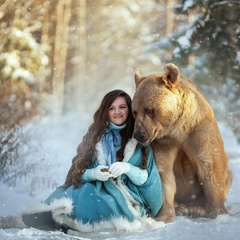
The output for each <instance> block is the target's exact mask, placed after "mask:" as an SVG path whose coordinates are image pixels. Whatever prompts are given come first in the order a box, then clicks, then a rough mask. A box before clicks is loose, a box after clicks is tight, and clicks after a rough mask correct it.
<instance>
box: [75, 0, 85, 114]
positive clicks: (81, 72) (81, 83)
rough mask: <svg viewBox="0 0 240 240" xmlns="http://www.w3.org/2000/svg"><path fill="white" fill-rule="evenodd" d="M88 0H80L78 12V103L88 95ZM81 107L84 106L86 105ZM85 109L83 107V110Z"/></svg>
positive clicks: (76, 93)
mask: <svg viewBox="0 0 240 240" xmlns="http://www.w3.org/2000/svg"><path fill="white" fill-rule="evenodd" d="M86 17H87V13H86V0H79V14H78V21H79V22H78V23H79V27H78V28H77V29H78V36H79V60H80V61H79V62H80V63H79V69H78V75H76V76H75V79H76V82H75V84H76V85H75V86H76V91H75V99H76V101H77V102H78V103H81V102H82V101H81V99H85V97H86V91H87V89H86V88H87V87H86V59H87V41H86V38H87V33H86ZM78 106H79V107H80V108H84V105H83V106H81V105H80V104H78ZM82 110H83V109H81V111H82Z"/></svg>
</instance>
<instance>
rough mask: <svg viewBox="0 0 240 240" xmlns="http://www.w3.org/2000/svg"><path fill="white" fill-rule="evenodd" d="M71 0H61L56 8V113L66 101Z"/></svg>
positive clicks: (54, 81) (54, 80) (54, 89)
mask: <svg viewBox="0 0 240 240" xmlns="http://www.w3.org/2000/svg"><path fill="white" fill-rule="evenodd" d="M71 2H72V1H71V0H68V1H65V0H59V1H58V4H57V8H56V11H57V12H56V16H57V21H56V35H55V44H54V46H55V49H54V56H53V59H54V60H53V61H54V73H53V80H52V91H53V96H54V97H55V101H54V106H53V107H54V110H55V113H61V112H62V108H63V101H64V78H65V68H66V58H67V49H68V27H69V21H70V13H71Z"/></svg>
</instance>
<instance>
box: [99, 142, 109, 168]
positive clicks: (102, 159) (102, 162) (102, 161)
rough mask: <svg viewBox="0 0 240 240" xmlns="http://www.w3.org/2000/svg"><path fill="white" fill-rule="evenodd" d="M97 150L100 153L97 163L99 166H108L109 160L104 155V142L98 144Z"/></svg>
mask: <svg viewBox="0 0 240 240" xmlns="http://www.w3.org/2000/svg"><path fill="white" fill-rule="evenodd" d="M96 150H97V151H98V157H97V161H98V163H99V165H104V166H107V165H108V164H107V159H106V156H105V154H104V150H103V144H102V140H101V141H100V142H98V143H97V144H96Z"/></svg>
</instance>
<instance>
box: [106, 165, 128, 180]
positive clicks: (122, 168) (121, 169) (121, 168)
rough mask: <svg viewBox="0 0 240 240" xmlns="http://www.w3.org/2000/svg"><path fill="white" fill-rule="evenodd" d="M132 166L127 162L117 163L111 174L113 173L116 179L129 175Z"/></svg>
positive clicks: (111, 167)
mask: <svg viewBox="0 0 240 240" xmlns="http://www.w3.org/2000/svg"><path fill="white" fill-rule="evenodd" d="M130 167H131V165H130V164H129V163H126V162H115V163H113V164H112V165H111V166H110V168H109V170H108V171H109V172H111V174H112V176H113V177H114V178H116V177H118V176H120V175H122V174H125V173H127V172H128V171H129V170H130Z"/></svg>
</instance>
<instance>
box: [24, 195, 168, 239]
mask: <svg viewBox="0 0 240 240" xmlns="http://www.w3.org/2000/svg"><path fill="white" fill-rule="evenodd" d="M72 209H73V205H72V200H71V199H69V198H61V199H59V200H58V199H56V200H55V201H53V202H52V203H51V204H50V205H48V204H46V203H38V204H34V205H30V206H29V205H28V206H26V207H25V208H22V210H21V212H22V214H23V213H24V214H27V213H29V214H31V213H40V212H47V211H51V212H52V214H53V218H54V220H55V221H56V222H57V223H60V224H64V225H66V226H68V227H69V228H71V229H73V230H70V231H69V232H70V234H72V235H77V234H78V232H85V233H91V232H99V231H106V230H109V231H119V232H120V231H127V232H128V233H131V232H136V231H140V230H143V229H156V228H159V227H162V226H164V223H163V222H157V221H155V220H154V219H152V218H151V217H147V216H145V217H139V218H137V219H136V220H134V221H133V222H130V221H129V220H128V219H126V218H124V217H121V218H112V219H111V220H108V221H107V220H103V221H100V222H98V223H94V224H90V223H85V224H83V223H82V221H80V220H74V219H72V218H70V214H71V212H72ZM74 230H76V231H77V232H76V231H74ZM79 234H80V233H79ZM79 236H81V234H80V235H79Z"/></svg>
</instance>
